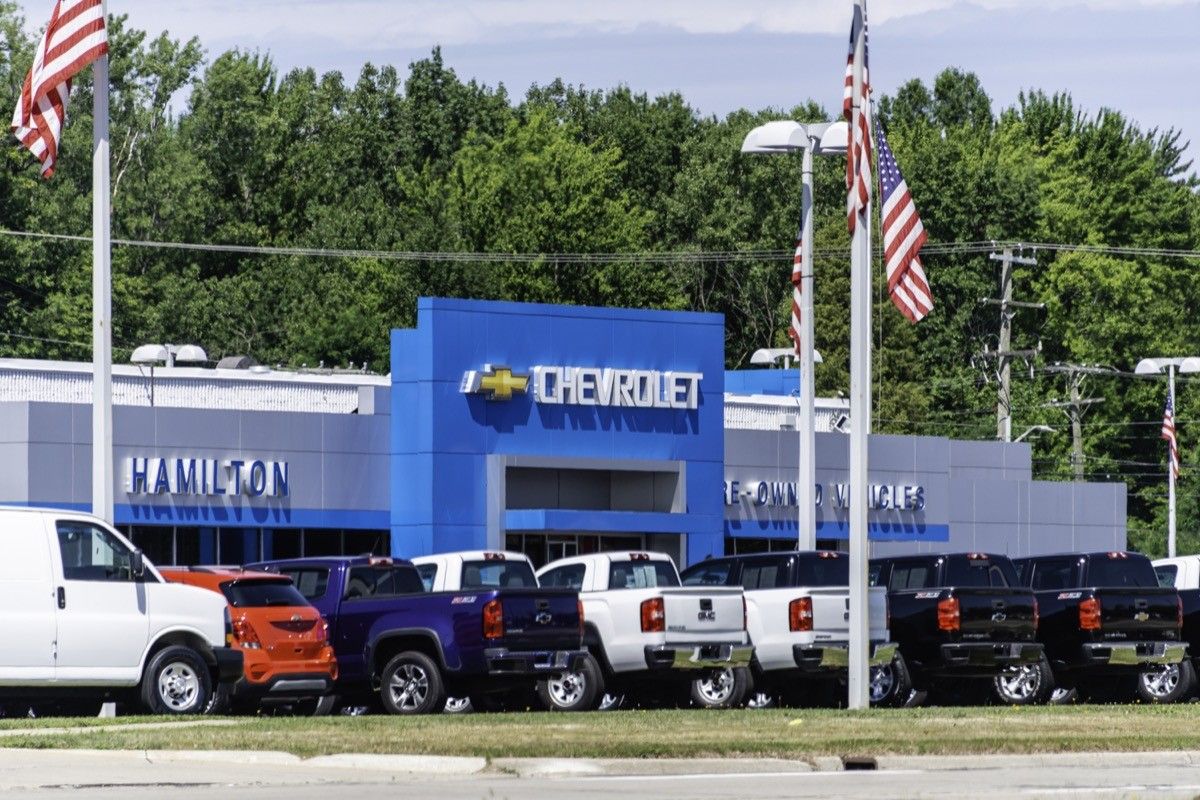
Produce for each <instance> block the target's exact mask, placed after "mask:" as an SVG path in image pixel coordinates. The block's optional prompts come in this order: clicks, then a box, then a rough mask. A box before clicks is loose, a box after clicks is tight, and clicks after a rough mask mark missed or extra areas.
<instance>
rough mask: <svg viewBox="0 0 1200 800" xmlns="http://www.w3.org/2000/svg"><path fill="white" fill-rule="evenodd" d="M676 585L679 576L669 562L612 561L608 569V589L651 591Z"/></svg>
mask: <svg viewBox="0 0 1200 800" xmlns="http://www.w3.org/2000/svg"><path fill="white" fill-rule="evenodd" d="M678 585H679V575H678V574H677V573H676V572H675V565H674V564H672V563H671V562H670V561H614V562H612V565H611V566H609V568H608V588H609V589H653V588H655V587H658V586H678Z"/></svg>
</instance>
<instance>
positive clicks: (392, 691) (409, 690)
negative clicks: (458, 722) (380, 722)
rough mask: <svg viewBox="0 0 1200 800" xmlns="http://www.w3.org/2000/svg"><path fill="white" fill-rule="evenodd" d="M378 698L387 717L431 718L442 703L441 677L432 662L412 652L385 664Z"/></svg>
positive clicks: (443, 687) (443, 691) (427, 657)
mask: <svg viewBox="0 0 1200 800" xmlns="http://www.w3.org/2000/svg"><path fill="white" fill-rule="evenodd" d="M380 683H381V686H380V689H379V695H380V698H381V699H382V700H383V707H384V709H385V710H386V711H387V712H388V713H389V714H432V713H433V712H435V711H441V710H442V706H443V705H445V703H446V689H445V685H444V684H443V683H442V673H441V672H440V671H439V670H438V667H437V664H435V663H433V659H431V658H430V657H429V656H427V655H425V654H424V653H418V652H417V651H415V650H409V651H408V652H405V653H401V654H400V655H398V656H396V657H395V658H393V659H392V660H391V661H389V662H388V665H387V666H386V667H384V669H383V676H382V679H381V681H380Z"/></svg>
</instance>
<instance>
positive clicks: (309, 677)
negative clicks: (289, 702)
mask: <svg viewBox="0 0 1200 800" xmlns="http://www.w3.org/2000/svg"><path fill="white" fill-rule="evenodd" d="M333 684H334V680H333V677H332V676H331V675H330V674H329V673H328V672H317V673H313V672H296V673H288V674H283V675H274V676H272V677H271V678H270V679H269V680H266V681H262V682H255V683H251V682H250V681H248V680H245V679H244V678H243V679H242V680H240V681H238V682H237V683H236V684H235V685H234V687H233V694H234V696H235V697H259V698H269V697H320V696H321V695H326V694H329V693H330V692H332V691H333Z"/></svg>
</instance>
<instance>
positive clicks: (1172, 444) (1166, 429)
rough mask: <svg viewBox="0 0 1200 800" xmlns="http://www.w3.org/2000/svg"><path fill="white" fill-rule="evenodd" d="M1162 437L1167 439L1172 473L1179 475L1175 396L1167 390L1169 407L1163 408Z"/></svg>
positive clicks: (1168, 457)
mask: <svg viewBox="0 0 1200 800" xmlns="http://www.w3.org/2000/svg"><path fill="white" fill-rule="evenodd" d="M1162 438H1164V439H1166V440H1167V460H1168V461H1169V462H1170V464H1169V465H1168V467H1169V468H1170V470H1171V474H1172V475H1174V476H1175V477H1176V478H1178V477H1179V441H1178V440H1177V439H1176V438H1175V398H1174V397H1172V396H1171V393H1170V392H1167V407H1166V408H1165V409H1163V424H1162Z"/></svg>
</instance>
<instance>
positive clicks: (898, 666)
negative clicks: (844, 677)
mask: <svg viewBox="0 0 1200 800" xmlns="http://www.w3.org/2000/svg"><path fill="white" fill-rule="evenodd" d="M870 678H871V685H870V686H869V687H868V689H869V691H870V696H871V705H873V706H879V707H881V708H892V707H897V706H903V705H904V703H905V702H906V701H907V700H908V698H909V696H910V695H911V694H912V693H913V684H912V676H910V675H909V674H908V663H907V662H906V661H905V660H904V656H902V655H901V654H900V652H899V651H896V656H895V657H894V658H893V659H892V660H891V661H890V662H889V663H887V664H880V665H879V666H877V667H871V675H870Z"/></svg>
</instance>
